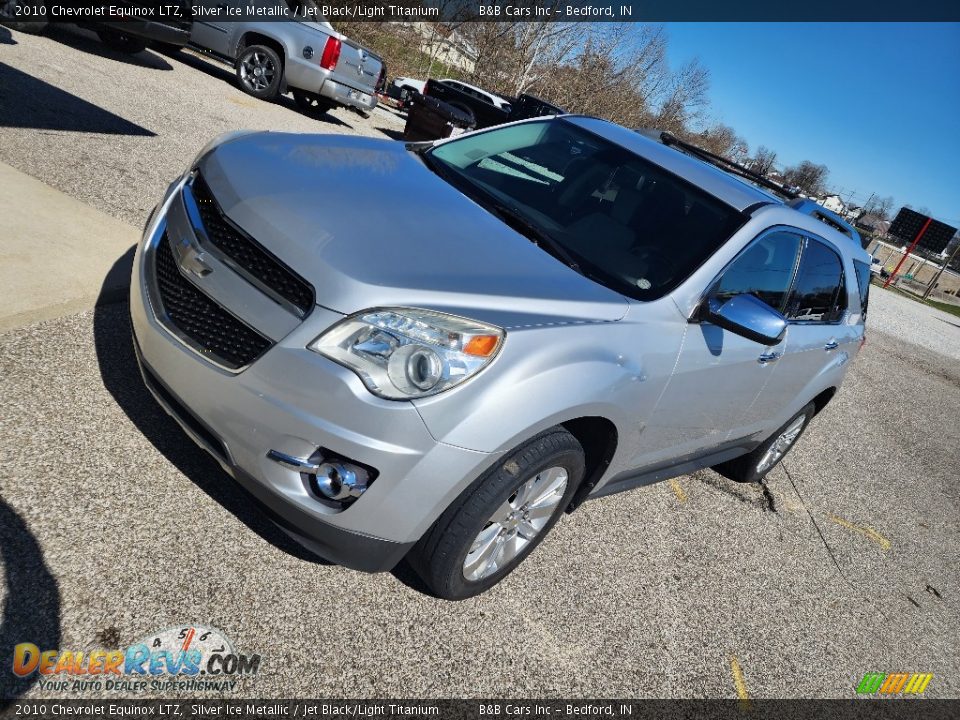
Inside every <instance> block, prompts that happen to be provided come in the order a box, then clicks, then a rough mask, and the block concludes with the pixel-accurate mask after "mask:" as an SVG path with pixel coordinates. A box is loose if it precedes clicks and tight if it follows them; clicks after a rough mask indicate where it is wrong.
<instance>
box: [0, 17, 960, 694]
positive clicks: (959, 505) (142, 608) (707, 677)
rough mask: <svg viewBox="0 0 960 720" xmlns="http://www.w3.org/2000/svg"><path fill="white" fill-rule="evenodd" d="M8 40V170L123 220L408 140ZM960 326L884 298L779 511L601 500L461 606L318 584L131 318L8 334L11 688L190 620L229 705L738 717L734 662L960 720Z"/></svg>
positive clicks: (105, 311) (786, 478) (796, 456)
mask: <svg viewBox="0 0 960 720" xmlns="http://www.w3.org/2000/svg"><path fill="white" fill-rule="evenodd" d="M3 32H4V31H3V29H2V28H0V42H2V41H3V37H2V33H3ZM11 38H12V39H13V40H14V41H15V42H16V44H14V45H9V44H7V45H4V46H3V47H2V50H0V53H2V54H0V60H2V62H3V63H6V65H5V66H4V65H0V159H2V160H3V161H4V162H7V163H10V164H12V165H15V166H16V167H18V168H20V169H23V170H25V171H27V172H30V173H31V174H33V175H35V176H36V177H39V178H40V179H42V180H44V181H45V182H47V183H49V184H51V185H54V186H55V187H57V188H59V189H61V190H63V191H65V192H67V193H69V194H71V195H74V196H75V197H77V198H80V199H82V200H84V201H86V202H88V203H90V204H92V205H95V206H96V207H99V208H101V209H103V210H105V211H107V212H109V213H110V214H113V215H115V216H117V217H120V218H123V219H125V220H128V221H129V222H131V223H136V224H140V223H142V221H143V218H144V215H145V214H146V212H147V211H148V209H149V208H150V207H151V206H152V204H153V202H154V200H155V198H156V196H157V195H158V194H159V193H160V192H161V190H162V188H163V187H164V186H165V185H166V183H167V182H168V181H169V179H170V178H171V177H173V176H174V175H175V174H176V173H178V172H179V171H180V170H181V169H182V167H183V166H184V165H185V164H186V163H187V162H188V160H189V158H190V157H191V156H192V154H193V153H195V152H196V151H197V150H198V149H199V147H200V146H201V145H203V143H204V142H206V140H207V139H209V137H212V136H213V135H215V134H216V133H218V132H220V131H223V130H228V129H232V128H236V127H263V128H273V129H290V130H306V131H318V130H319V131H324V132H328V131H332V132H364V133H376V132H379V131H378V130H377V128H381V127H382V128H386V129H387V130H390V129H392V128H399V120H398V119H397V118H396V117H395V116H394V115H393V114H392V113H389V112H387V111H378V112H377V113H375V114H374V115H373V116H372V117H371V119H370V120H364V119H362V118H360V117H359V116H356V115H354V114H352V113H348V112H345V111H336V112H334V113H333V117H334V118H336V119H337V121H335V122H329V121H328V122H318V121H316V120H312V119H309V118H306V117H304V116H303V115H300V114H299V113H298V112H297V111H296V110H294V109H292V106H290V105H288V104H277V105H267V104H264V103H260V102H257V101H254V100H252V99H250V98H247V97H246V96H244V95H242V94H241V93H240V92H239V91H237V90H236V89H235V88H234V87H233V86H232V85H231V84H230V82H229V77H228V73H227V71H226V70H222V69H220V68H219V67H214V66H209V65H208V64H207V63H206V62H204V61H199V60H193V59H190V57H189V56H187V57H186V59H185V60H179V59H177V60H175V59H170V58H165V57H163V56H159V55H154V54H152V53H147V54H143V55H141V56H138V58H136V59H134V61H132V62H131V61H127V60H123V59H122V58H120V56H114V55H113V54H110V53H109V52H108V51H106V50H105V49H103V48H102V47H101V46H99V45H98V44H96V43H94V42H91V41H89V40H87V39H86V38H85V37H83V36H81V35H76V34H72V33H66V32H65V31H59V32H58V34H57V36H56V37H55V38H32V37H28V36H24V35H22V34H17V33H13V34H12V35H11ZM14 68H16V69H14ZM63 108H67V109H68V110H72V112H66V111H64V112H60V110H62V109H63ZM84 118H85V119H84ZM337 122H342V123H345V124H337ZM44 123H45V125H44V127H39V126H40V125H42V124H44ZM71 123H73V125H71ZM84 123H88V124H86V125H85V124H84ZM64 125H67V126H70V127H73V129H71V130H65V129H64ZM129 125H134V126H137V127H140V128H144V129H146V130H148V131H149V132H151V133H156V134H155V135H151V134H143V133H142V132H140V131H133V130H131V129H130V127H129ZM110 127H115V128H124V129H125V130H124V132H123V133H121V134H105V128H110ZM138 133H139V134H138ZM945 318H946V319H949V320H945ZM955 320H956V319H955V318H951V317H950V316H948V315H943V314H942V313H938V312H936V311H934V310H932V309H931V308H927V307H924V306H920V305H917V304H915V303H911V301H909V300H905V299H902V298H898V297H896V296H893V295H892V294H890V293H884V292H882V291H880V290H879V289H878V288H874V290H873V300H872V302H871V318H870V321H871V322H870V325H871V333H870V336H869V341H868V343H867V345H866V347H865V348H864V350H863V352H862V353H861V355H860V357H859V358H858V359H857V361H856V362H855V363H854V365H853V367H852V368H851V371H850V375H849V377H848V380H847V382H846V384H845V385H844V388H843V390H842V391H841V392H840V393H839V394H838V396H837V398H836V399H835V400H834V401H833V402H832V403H831V404H830V405H829V406H828V407H827V408H826V410H824V412H823V413H821V415H820V416H818V418H817V419H816V421H815V422H814V423H813V425H812V426H811V428H810V430H809V431H808V432H807V434H806V435H805V436H804V439H803V440H802V441H801V442H800V444H799V445H798V446H797V447H796V448H795V450H794V452H793V453H792V454H791V455H790V457H789V458H788V459H787V460H786V462H785V463H784V464H783V465H782V466H781V467H779V468H777V469H776V470H775V471H774V472H773V473H772V474H771V475H770V477H769V478H768V481H767V483H766V485H765V486H744V485H736V484H733V483H729V482H727V481H726V480H724V479H722V478H721V477H719V476H718V475H716V474H715V473H713V472H712V471H702V472H698V473H696V474H694V475H691V476H686V477H682V478H679V479H677V480H676V481H673V482H665V483H661V484H658V485H654V486H651V487H648V488H645V489H642V490H638V491H634V492H631V493H626V494H623V495H619V496H614V497H611V498H606V499H602V500H597V501H593V502H589V503H587V504H586V505H584V506H583V507H582V508H581V509H580V510H578V511H577V512H576V513H575V514H573V515H571V516H568V517H566V518H564V519H563V520H562V521H561V522H560V524H559V525H558V526H557V528H556V529H555V531H554V532H553V533H552V534H551V536H550V537H549V538H547V540H546V541H545V542H544V543H543V545H542V546H541V548H540V549H538V551H537V552H536V553H535V555H534V556H532V557H531V559H530V560H529V561H528V562H527V563H526V564H525V565H524V566H523V568H522V569H521V570H520V571H518V572H517V573H515V574H514V575H512V576H510V577H509V578H508V579H507V580H506V581H505V582H503V583H502V584H501V585H499V586H498V587H496V588H494V590H492V591H491V592H489V593H487V594H485V595H483V596H481V597H479V598H475V599H472V600H469V601H466V602H463V603H445V602H440V601H437V600H434V599H432V598H430V597H428V596H426V595H424V594H423V593H422V592H420V590H419V589H418V586H417V583H416V582H415V581H414V580H413V579H411V578H410V577H408V576H406V575H405V574H403V573H402V572H399V573H397V574H396V575H390V574H385V575H375V576H369V575H363V574H360V573H355V572H351V571H348V570H344V569H342V568H339V567H335V566H329V565H325V564H322V563H319V562H316V561H315V560H314V559H312V558H311V557H310V556H308V555H307V554H305V553H304V552H302V551H301V550H299V549H298V548H297V546H295V545H293V544H292V543H291V542H290V541H288V540H287V539H286V537H285V536H284V535H282V534H281V533H280V532H279V531H277V530H276V529H274V527H273V526H272V525H271V524H270V523H269V522H268V521H266V520H265V519H264V517H263V516H262V515H261V514H260V513H259V512H258V511H257V510H255V509H254V508H253V507H252V506H251V505H250V503H249V502H248V500H247V499H246V497H245V496H244V494H243V493H242V492H241V491H240V490H239V489H238V488H237V487H236V486H235V485H234V484H233V482H232V481H231V480H230V479H229V478H228V477H227V476H226V475H224V474H223V472H222V471H221V470H220V469H219V468H218V466H217V465H216V464H215V463H214V462H213V461H211V460H210V459H209V458H207V456H206V455H205V454H204V453H203V452H201V451H200V450H198V449H196V448H195V447H194V446H193V445H192V444H191V443H190V442H189V441H188V440H187V439H186V438H185V436H183V434H182V433H181V432H180V431H179V429H178V428H177V427H176V425H175V424H174V423H173V422H172V421H171V420H170V419H169V418H168V417H167V416H166V415H165V414H164V413H163V412H162V411H160V410H159V408H158V407H157V406H156V404H155V403H154V402H153V401H152V399H151V398H150V396H149V395H148V394H147V392H146V390H145V389H144V388H143V385H142V383H141V381H140V379H139V377H138V375H137V371H136V369H135V364H134V359H133V356H132V352H131V348H130V342H129V327H128V322H127V319H126V307H125V306H124V305H123V304H122V303H121V304H113V305H107V306H104V307H101V308H98V309H96V310H91V311H88V312H85V313H81V314H79V315H74V316H71V317H67V318H63V319H60V320H55V321H50V322H46V323H42V324H38V325H33V326H30V327H27V328H22V329H20V330H18V331H15V332H11V333H8V334H6V335H4V336H3V338H2V339H3V342H2V343H0V404H2V407H3V414H2V423H0V452H2V456H0V558H2V563H0V566H2V568H3V571H2V572H3V582H4V585H3V589H2V591H0V592H2V595H0V597H2V601H3V603H4V615H3V621H2V625H0V668H8V667H9V663H10V658H9V654H8V653H9V652H10V648H11V646H12V645H13V644H15V643H18V642H25V641H31V642H35V643H37V644H38V645H42V646H43V647H44V648H56V647H60V648H71V649H90V648H94V647H100V646H104V645H105V644H108V645H110V646H117V645H123V644H125V643H129V642H133V641H135V640H137V639H139V638H141V637H143V636H145V635H146V634H148V633H150V632H152V631H155V630H157V629H160V628H165V627H169V626H173V625H177V624H179V623H184V622H196V623H204V624H209V625H213V626H216V627H218V628H220V629H222V630H223V631H224V632H225V633H226V634H227V635H228V636H229V637H230V638H231V639H233V641H234V643H235V644H236V646H237V647H238V648H239V649H241V650H242V651H244V652H256V653H260V654H262V656H263V661H262V664H261V670H260V673H259V675H257V676H256V678H254V679H252V680H247V681H245V684H244V685H242V686H241V688H239V689H238V690H236V691H235V692H234V693H231V694H229V696H253V695H258V696H264V697H270V696H274V697H278V696H301V697H317V696H335V697H336V696H350V697H376V696H379V697H384V696H397V697H417V696H429V697H449V696H468V697H494V696H507V697H510V696H512V697H519V696H535V697H536V696H587V697H728V698H734V697H736V696H737V691H736V688H735V684H734V680H733V677H732V674H731V663H732V662H733V660H734V659H735V660H736V662H737V663H739V665H740V666H741V667H742V668H743V673H744V679H745V682H746V686H747V689H748V691H749V693H750V695H751V696H752V697H850V696H853V695H854V687H855V684H856V682H858V681H859V679H860V678H861V677H862V676H863V674H864V673H865V672H867V671H880V672H884V671H888V672H894V671H917V672H921V671H922V672H932V673H934V679H933V681H932V682H931V684H930V686H929V687H928V689H927V695H929V696H932V697H958V696H960V655H958V653H957V641H956V639H957V637H958V633H960V521H958V519H960V480H958V477H957V473H956V468H957V467H960V455H958V450H957V448H958V446H960V442H958V441H960V431H958V429H957V418H958V417H960V367H958V365H957V363H956V359H957V357H958V355H957V352H958V347H960V346H958V343H960V339H958V338H960V328H957V327H956V325H957V323H956V322H955ZM891 377H892V378H907V379H908V385H909V387H907V388H905V389H904V388H901V389H898V390H895V391H891V388H890V386H889V380H890V378H891ZM20 694H26V695H27V696H29V697H43V696H57V695H62V693H57V692H52V691H44V690H41V689H40V688H39V687H38V686H36V685H31V684H30V683H28V682H17V681H16V680H15V679H14V677H13V676H12V675H11V674H9V673H7V672H6V671H0V697H4V696H11V695H20Z"/></svg>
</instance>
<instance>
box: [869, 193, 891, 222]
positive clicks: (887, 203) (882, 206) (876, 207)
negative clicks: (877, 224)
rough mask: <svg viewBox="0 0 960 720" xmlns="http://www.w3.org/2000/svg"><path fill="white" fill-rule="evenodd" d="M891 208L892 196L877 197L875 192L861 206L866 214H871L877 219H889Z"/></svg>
mask: <svg viewBox="0 0 960 720" xmlns="http://www.w3.org/2000/svg"><path fill="white" fill-rule="evenodd" d="M892 209H893V198H892V197H890V196H887V197H885V198H882V197H879V196H878V195H877V194H876V193H874V194H872V195H871V196H870V199H869V200H868V201H867V203H866V204H865V205H864V206H863V211H864V213H865V214H867V215H872V216H873V217H875V218H877V219H878V220H889V219H890V211H891V210H892Z"/></svg>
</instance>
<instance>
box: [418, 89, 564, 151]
mask: <svg viewBox="0 0 960 720" xmlns="http://www.w3.org/2000/svg"><path fill="white" fill-rule="evenodd" d="M427 98H429V101H426V99H427ZM411 103H412V106H411V108H410V114H409V116H408V118H407V127H406V129H405V130H404V139H406V140H436V139H438V138H441V137H447V135H449V134H456V133H458V132H463V131H464V130H476V129H479V128H485V127H492V126H494V125H502V124H503V123H506V122H513V121H514V120H523V119H525V118H531V117H540V116H543V115H563V114H564V113H565V112H566V111H565V110H563V109H561V108H559V107H557V106H556V105H552V104H551V103H548V102H546V101H545V100H541V99H540V98H538V97H535V96H533V95H526V94H524V95H520V96H519V97H516V98H504V97H501V96H499V95H494V94H493V93H490V92H487V91H485V90H481V89H480V88H475V87H473V86H472V85H468V84H467V83H462V82H459V81H457V80H428V81H427V83H426V85H425V86H424V88H423V94H422V95H415V96H414V97H413V99H412V100H411ZM438 120H446V121H447V122H446V132H445V133H444V131H443V130H442V129H441V128H444V123H443V122H437V121H438ZM438 133H439V134H438Z"/></svg>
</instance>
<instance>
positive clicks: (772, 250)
mask: <svg viewBox="0 0 960 720" xmlns="http://www.w3.org/2000/svg"><path fill="white" fill-rule="evenodd" d="M801 242H802V240H801V238H800V237H799V236H798V235H793V234H792V233H787V232H772V233H769V234H768V235H764V236H763V237H761V238H758V239H757V240H756V241H755V242H753V243H752V244H751V245H750V247H748V248H747V249H746V250H745V251H744V252H743V253H742V254H741V255H740V256H739V257H738V258H737V259H735V260H734V261H733V263H732V264H731V265H730V267H728V268H727V270H726V272H724V273H723V276H722V277H721V278H720V280H719V282H718V283H717V287H716V290H714V292H713V293H712V294H713V295H714V297H718V298H720V299H723V300H727V299H729V298H732V297H733V296H734V295H742V294H744V293H748V294H750V295H753V296H754V297H756V298H758V299H760V300H763V302H765V303H766V304H767V305H769V306H770V307H772V308H773V309H774V310H777V311H779V312H783V307H784V304H785V303H786V299H787V292H788V291H789V290H790V282H791V281H792V280H793V273H794V270H796V267H797V255H799V253H800V245H801Z"/></svg>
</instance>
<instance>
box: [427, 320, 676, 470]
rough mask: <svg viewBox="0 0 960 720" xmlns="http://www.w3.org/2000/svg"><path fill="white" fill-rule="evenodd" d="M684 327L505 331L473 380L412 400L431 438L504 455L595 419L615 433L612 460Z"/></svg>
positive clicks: (632, 434) (632, 438) (638, 426)
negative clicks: (566, 425) (559, 428)
mask: <svg viewBox="0 0 960 720" xmlns="http://www.w3.org/2000/svg"><path fill="white" fill-rule="evenodd" d="M683 328H684V325H683V324H682V323H678V322H676V318H675V317H672V318H670V319H669V320H668V319H663V320H648V321H645V322H643V323H642V324H640V323H635V322H630V321H627V320H623V321H619V322H602V323H579V324H575V325H566V326H560V327H557V326H552V327H529V328H523V329H520V330H515V331H508V335H507V339H506V341H505V342H504V347H503V350H502V351H501V353H500V355H499V356H498V357H497V358H496V359H495V360H494V361H493V362H492V363H491V365H490V367H488V368H486V369H485V370H484V371H482V372H481V373H480V375H478V376H477V377H476V378H473V379H471V380H469V381H467V382H466V383H464V384H463V385H462V386H461V387H459V388H455V389H454V390H451V391H449V392H446V393H441V394H440V395H436V396H433V397H430V398H425V399H423V400H418V401H415V403H414V404H415V405H416V407H417V409H418V410H419V411H420V415H421V416H422V417H423V420H424V422H425V424H426V426H427V428H428V429H429V430H430V432H431V434H432V435H433V436H434V438H435V439H437V440H439V441H441V442H444V443H448V444H450V445H455V446H457V447H462V448H467V449H470V450H477V451H481V452H502V451H505V450H509V449H511V448H514V447H517V446H518V445H520V444H521V443H522V442H523V441H524V440H526V439H527V438H530V437H532V436H533V435H535V434H537V433H538V432H540V431H541V430H544V429H546V428H549V427H551V426H553V425H556V424H559V423H562V422H565V421H568V420H573V419H576V418H579V417H586V416H596V417H603V418H606V419H607V420H610V421H611V422H613V424H614V425H615V426H616V428H617V434H618V437H619V439H620V441H619V442H620V446H621V447H618V455H619V454H620V452H621V449H622V447H623V446H634V445H635V444H636V441H637V438H638V436H639V434H640V432H641V431H642V429H643V423H644V420H645V419H646V417H647V414H648V413H649V412H650V411H651V410H652V409H653V408H654V406H655V405H656V402H657V399H658V398H659V397H660V394H661V393H662V392H663V388H664V387H665V385H666V382H667V380H668V379H669V377H670V373H671V372H672V369H673V365H674V362H675V360H676V356H677V352H678V350H679V347H680V341H681V338H682V336H683ZM615 458H616V456H615Z"/></svg>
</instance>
